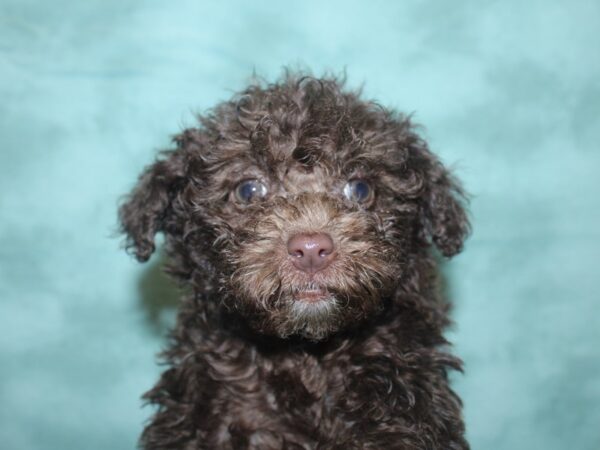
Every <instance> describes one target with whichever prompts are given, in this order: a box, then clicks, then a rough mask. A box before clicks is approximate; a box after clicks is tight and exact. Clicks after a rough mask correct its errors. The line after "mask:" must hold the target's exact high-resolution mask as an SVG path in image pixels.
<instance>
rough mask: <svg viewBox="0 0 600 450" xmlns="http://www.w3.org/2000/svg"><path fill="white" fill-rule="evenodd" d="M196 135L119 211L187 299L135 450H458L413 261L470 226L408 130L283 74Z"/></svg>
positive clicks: (428, 266) (435, 338) (441, 356)
mask: <svg viewBox="0 0 600 450" xmlns="http://www.w3.org/2000/svg"><path fill="white" fill-rule="evenodd" d="M200 120H201V127H199V128H198V129H189V130H186V131H184V132H183V133H182V134H181V135H179V136H177V137H176V143H177V149H175V150H173V151H170V152H167V153H166V154H165V156H164V157H163V159H161V160H159V161H157V162H156V163H155V164H154V165H153V166H151V167H150V168H148V169H147V171H146V172H145V173H144V174H143V176H142V177H141V179H140V183H139V185H138V187H137V188H136V189H135V190H134V192H133V193H132V194H131V196H130V197H129V198H128V200H127V202H126V203H125V204H124V205H123V206H122V207H121V210H120V218H121V222H122V225H123V230H124V232H125V233H126V234H127V235H128V244H129V246H130V248H132V249H133V250H134V251H135V253H136V255H137V257H138V259H139V260H141V261H145V260H147V259H148V258H149V256H150V254H151V253H152V252H153V250H154V243H153V240H154V235H155V233H157V232H163V233H164V234H165V236H166V249H167V253H168V255H169V257H170V265H169V271H170V273H172V274H173V275H174V276H175V277H177V278H178V279H179V280H181V281H182V282H183V283H185V284H187V285H189V286H191V288H192V289H191V290H192V293H191V295H189V296H188V297H187V298H186V299H185V300H184V302H183V304H182V306H181V311H180V315H179V318H178V322H177V326H176V329H175V331H174V333H173V342H172V345H171V347H170V349H169V350H168V351H167V352H166V354H165V356H166V359H167V361H168V363H169V364H170V365H171V368H170V369H169V370H167V371H166V372H165V373H164V374H163V376H162V378H161V380H160V382H159V383H158V384H157V385H156V386H155V388H154V389H152V390H151V391H150V392H149V393H148V394H146V398H147V399H149V400H150V401H151V402H153V403H156V404H157V405H158V406H159V409H158V412H157V413H156V415H155V416H154V418H153V420H152V422H151V423H150V425H149V426H148V427H147V428H146V430H145V432H144V435H143V437H142V444H143V446H144V448H147V449H190V450H191V449H245V448H248V449H264V450H269V449H432V450H433V449H440V450H441V449H455V450H458V449H467V448H468V445H467V443H466V441H465V440H464V437H463V433H464V426H463V423H462V419H461V412H460V401H459V399H458V398H457V397H456V395H455V394H454V393H453V392H452V390H451V389H450V388H449V386H448V379H447V371H448V370H449V369H460V362H459V360H457V359H455V358H454V357H452V356H450V355H448V354H447V353H445V351H444V346H445V345H446V344H447V342H446V341H445V339H444V338H443V336H442V331H443V328H444V327H445V326H446V325H447V324H448V318H447V310H448V308H447V304H446V302H445V301H443V299H442V298H441V297H440V295H439V293H438V283H437V276H436V263H435V259H434V258H433V256H431V255H430V247H431V245H432V244H433V245H435V246H436V247H437V248H438V249H439V250H440V251H441V253H442V254H444V255H445V256H451V255H453V254H455V253H457V252H458V251H460V249H461V246H462V242H463V240H464V238H465V236H466V234H467V233H468V230H469V225H468V221H467V219H466V216H465V212H464V209H463V196H462V194H461V190H460V187H459V186H458V184H457V183H456V181H455V180H453V179H452V177H451V176H450V175H449V174H448V172H447V171H446V170H445V169H444V168H443V166H442V165H441V164H440V163H439V161H438V160H437V159H436V158H435V156H434V155H433V154H432V153H431V152H430V151H429V150H428V148H427V146H426V144H425V143H424V142H423V141H422V140H421V139H420V138H419V137H418V136H417V135H416V134H415V133H414V130H413V128H412V125H411V124H410V122H409V120H408V119H407V118H405V117H404V116H401V115H398V114H395V113H393V112H390V111H387V110H385V109H384V108H381V107H380V106H378V105H376V104H374V103H369V102H364V101H362V100H360V99H359V97H358V95H357V94H356V93H350V92H344V91H343V90H342V88H341V83H339V82H338V81H336V80H335V79H333V78H325V79H314V78H310V77H303V78H300V77H298V76H293V75H288V76H287V77H285V78H284V79H283V80H282V81H281V82H280V83H278V84H274V85H268V86H266V87H264V86H260V85H255V86H251V87H249V88H248V89H247V90H246V91H244V92H243V93H241V94H240V95H239V96H237V97H236V98H235V99H234V100H232V101H230V102H226V103H223V104H221V105H219V106H218V107H217V108H215V109H214V110H213V111H212V112H211V113H210V114H209V115H208V116H206V117H201V118H200Z"/></svg>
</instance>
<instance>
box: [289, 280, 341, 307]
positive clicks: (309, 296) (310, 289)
mask: <svg viewBox="0 0 600 450" xmlns="http://www.w3.org/2000/svg"><path fill="white" fill-rule="evenodd" d="M293 296H294V300H296V301H299V302H304V303H317V302H320V301H326V300H328V299H330V298H331V297H332V295H331V293H330V292H329V291H328V290H327V289H325V288H323V287H321V286H318V285H316V284H314V283H311V284H310V285H308V286H302V287H298V288H296V289H294V293H293Z"/></svg>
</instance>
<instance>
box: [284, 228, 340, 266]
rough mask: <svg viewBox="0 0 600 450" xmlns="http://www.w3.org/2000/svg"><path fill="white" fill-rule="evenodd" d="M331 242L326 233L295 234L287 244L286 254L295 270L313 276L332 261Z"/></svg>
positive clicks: (332, 247) (332, 248)
mask: <svg viewBox="0 0 600 450" xmlns="http://www.w3.org/2000/svg"><path fill="white" fill-rule="evenodd" d="M334 249H335V247H334V246H333V240H332V239H331V236H329V235H328V234H327V233H314V234H304V233H301V234H296V235H294V236H292V237H291V238H290V240H289V241H288V243H287V250H288V254H289V255H290V256H291V257H292V262H293V263H294V266H296V268H298V269H300V270H302V271H303V272H306V273H309V274H314V273H316V272H318V271H319V270H323V269H324V268H325V267H327V266H328V265H329V264H330V263H331V261H333V259H334V255H333V250H334Z"/></svg>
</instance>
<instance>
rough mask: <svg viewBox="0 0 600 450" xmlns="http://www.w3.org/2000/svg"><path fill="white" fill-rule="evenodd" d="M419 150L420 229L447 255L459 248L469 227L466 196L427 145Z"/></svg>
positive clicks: (457, 251) (469, 229) (459, 249)
mask: <svg viewBox="0 0 600 450" xmlns="http://www.w3.org/2000/svg"><path fill="white" fill-rule="evenodd" d="M419 153H420V155H419V159H421V164H420V166H421V168H422V170H423V171H424V173H423V176H424V181H425V183H424V189H423V195H422V197H421V199H420V203H421V205H420V206H421V207H420V213H419V215H420V221H421V229H422V231H423V232H424V234H425V238H426V239H427V240H429V241H431V242H433V244H435V246H436V247H437V248H438V249H439V250H440V252H441V253H442V254H443V255H444V256H447V257H450V256H453V255H455V254H457V253H459V252H460V251H461V250H462V246H463V243H464V241H465V239H466V237H467V236H468V234H469V233H470V231H471V226H470V223H469V219H468V217H467V211H466V203H467V198H466V196H465V193H464V191H463V189H462V187H461V185H460V183H459V182H458V180H456V179H455V178H454V177H453V176H452V174H451V173H450V172H449V171H448V170H447V169H446V168H445V167H444V166H443V165H442V163H441V162H440V161H439V160H438V159H437V158H436V157H435V156H434V155H433V154H432V153H431V152H430V151H429V150H428V148H427V147H426V146H423V147H421V148H420V149H419Z"/></svg>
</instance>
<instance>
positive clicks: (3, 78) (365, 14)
mask: <svg viewBox="0 0 600 450" xmlns="http://www.w3.org/2000/svg"><path fill="white" fill-rule="evenodd" d="M289 64H292V65H297V64H302V65H305V66H308V67H311V68H312V69H313V71H314V72H315V73H316V74H320V73H322V72H323V71H324V70H332V71H334V72H340V71H341V70H342V69H343V68H346V70H347V74H348V79H349V84H350V85H351V86H354V87H356V86H359V85H360V84H361V83H363V82H364V83H365V88H364V91H365V95H366V96H367V97H369V98H375V99H378V100H379V101H380V102H381V103H383V104H385V105H388V106H391V107H395V108H398V109H401V110H403V111H406V112H414V114H415V115H414V117H415V120H416V121H417V122H419V123H421V124H423V125H425V128H424V131H423V133H424V134H425V136H426V137H427V139H428V140H429V142H430V144H431V146H432V148H433V149H434V150H435V151H436V152H437V153H438V154H439V155H440V156H441V158H442V159H443V160H444V161H445V162H446V163H448V164H449V165H451V166H453V167H454V168H455V171H456V173H457V174H458V176H459V177H460V178H462V179H463V181H464V184H465V186H466V187H467V189H468V191H469V192H471V193H472V195H473V199H472V203H471V206H472V218H473V223H474V233H473V235H472V237H471V238H470V240H469V241H468V244H467V246H466V250H465V252H464V253H463V254H462V255H460V256H459V257H457V258H455V259H454V260H452V262H450V263H449V264H448V265H446V268H445V271H446V274H447V277H448V284H449V291H450V293H451V294H452V296H453V298H454V300H455V305H456V306H455V310H454V318H455V321H456V326H455V327H454V329H453V330H452V332H451V334H450V336H451V339H452V340H453V341H454V343H455V344H456V345H455V351H456V352H457V353H458V354H459V355H460V356H461V357H462V358H463V359H464V361H465V368H466V374H465V375H464V376H463V375H456V376H455V377H453V378H454V383H455V387H456V389H457V390H458V391H459V393H460V395H461V396H462V397H463V399H464V402H465V417H466V423H467V427H468V436H469V439H470V441H471V443H472V446H473V449H494V450H505V449H506V450H515V449H528V450H529V449H545V450H558V449H565V448H572V449H579V450H596V449H598V448H600V376H599V375H600V370H599V369H600V351H599V349H598V346H599V344H600V320H599V312H600V308H599V307H598V294H597V290H598V287H597V285H598V279H599V277H598V260H599V257H600V244H599V242H600V232H599V231H598V229H599V224H600V202H599V200H598V197H599V195H600V177H599V176H598V172H599V169H600V152H599V150H600V149H599V142H600V3H598V2H597V1H569V2H559V1H549V0H545V1H536V0H533V1H526V2H524V1H518V0H509V1H470V0H463V1H458V0H455V1H437V2H433V1H416V0H409V1H401V2H400V1H398V2H395V1H387V2H384V1H374V0H370V1H368V2H366V1H365V2H354V1H348V0H345V1H336V2H333V1H330V2H324V1H322V2H319V1H302V2H280V1H263V2H261V1H252V2H249V1H248V2H244V1H222V2H209V1H204V2H201V1H188V2H185V1H168V2H167V1H162V2H159V1H141V0H139V1H137V0H120V1H116V0H115V1H107V0H86V1H79V2H77V1H66V0H53V1H41V0H39V1H28V0H19V1H16V0H15V1H6V0H3V1H0V358H1V360H0V448H2V449H6V450H21V449H22V450H29V449H56V450H65V449H86V450H95V449H98V450H100V449H112V450H119V449H133V448H134V447H135V442H136V440H137V436H138V434H139V432H140V431H141V428H142V424H143V422H144V420H145V419H146V418H147V417H148V416H149V415H150V414H151V408H149V407H146V408H142V402H141V400H140V399H139V396H140V394H141V393H142V392H143V391H145V390H146V389H148V388H149V387H150V386H151V385H152V384H153V382H154V381H155V380H156V378H157V376H158V374H159V372H160V371H161V368H160V367H159V366H158V365H157V364H156V358H155V354H156V353H157V351H158V350H159V349H160V348H161V347H163V346H164V344H165V338H164V337H165V331H166V329H167V328H168V326H169V324H171V323H172V321H173V307H172V305H173V304H174V302H173V301H172V297H173V295H174V294H173V289H172V287H170V285H169V284H168V282H167V281H165V279H164V278H163V277H162V275H161V274H160V271H159V269H158V264H159V263H160V261H159V260H160V258H157V257H156V256H155V257H154V258H153V259H152V261H151V262H150V263H149V264H147V265H138V264H137V263H136V262H135V261H134V260H133V259H132V258H130V257H128V256H127V255H126V254H125V253H124V252H123V251H122V250H121V249H120V248H119V242H120V239H119V238H116V237H115V236H114V231H115V228H116V208H117V204H118V201H119V198H120V196H121V195H122V194H124V193H126V192H128V190H129V189H130V188H131V187H132V186H133V183H134V181H135V179H136V177H137V175H138V173H139V172H140V171H141V169H142V168H143V166H144V165H146V164H148V163H149V162H151V160H152V158H153V155H154V154H155V153H156V151H157V150H159V149H161V148H165V147H167V146H168V145H169V136H171V135H173V134H174V133H177V132H178V131H179V130H181V129H182V128H183V127H185V126H191V125H193V124H194V118H193V115H194V113H195V112H202V111H205V110H206V109H207V108H210V107H211V106H213V105H214V104H215V103H216V102H217V101H219V100H223V99H227V98H229V97H230V96H231V94H232V93H233V92H234V91H236V90H239V89H241V88H243V87H244V85H245V83H246V81H247V80H248V79H249V77H250V75H251V74H252V72H253V71H254V70H255V71H256V72H257V73H259V74H261V75H264V76H265V77H267V78H268V79H274V78H276V77H277V76H278V75H279V74H280V73H281V67H282V66H284V65H289ZM165 298H166V300H165Z"/></svg>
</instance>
